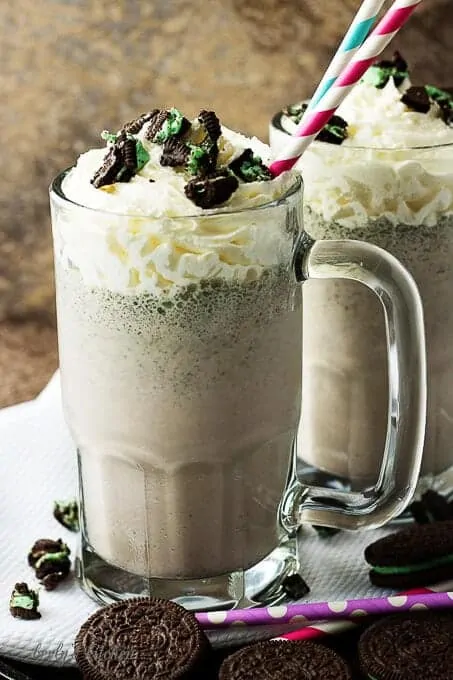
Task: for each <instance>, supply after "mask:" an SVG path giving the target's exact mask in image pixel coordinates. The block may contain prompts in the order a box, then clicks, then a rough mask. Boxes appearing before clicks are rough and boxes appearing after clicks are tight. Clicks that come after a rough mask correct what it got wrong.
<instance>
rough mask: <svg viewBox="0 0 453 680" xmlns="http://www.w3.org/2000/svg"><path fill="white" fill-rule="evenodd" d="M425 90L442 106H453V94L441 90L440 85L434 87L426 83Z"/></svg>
mask: <svg viewBox="0 0 453 680" xmlns="http://www.w3.org/2000/svg"><path fill="white" fill-rule="evenodd" d="M425 90H426V91H427V93H428V95H429V97H431V99H432V100H433V101H435V102H437V104H439V105H440V106H448V107H449V108H450V109H451V108H453V95H451V94H450V93H449V92H446V91H445V90H441V89H440V88H439V87H434V85H425Z"/></svg>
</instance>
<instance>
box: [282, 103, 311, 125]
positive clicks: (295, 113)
mask: <svg viewBox="0 0 453 680" xmlns="http://www.w3.org/2000/svg"><path fill="white" fill-rule="evenodd" d="M307 109H308V104H306V103H305V102H300V103H299V104H291V105H290V106H286V107H285V108H284V109H283V114H284V115H285V116H287V117H288V118H291V120H292V121H293V123H296V124H297V123H300V121H301V120H302V118H303V116H304V113H305V111H306V110H307Z"/></svg>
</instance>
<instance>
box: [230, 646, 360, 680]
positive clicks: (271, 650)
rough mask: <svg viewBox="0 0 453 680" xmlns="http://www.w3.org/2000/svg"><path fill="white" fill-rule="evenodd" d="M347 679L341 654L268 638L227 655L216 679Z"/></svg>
mask: <svg viewBox="0 0 453 680" xmlns="http://www.w3.org/2000/svg"><path fill="white" fill-rule="evenodd" d="M257 678H259V679H260V680H288V679H289V678H290V679H291V680H307V679H308V678H310V680H351V678H352V676H351V673H350V670H349V668H348V666H347V664H346V662H345V661H344V659H342V657H341V656H339V655H338V654H337V653H336V652H334V651H333V650H332V649H329V648H328V647H324V646H323V645H318V644H315V643H314V642H284V641H277V640H274V641H272V640H271V641H268V642H259V643H257V644H254V645H249V646H247V647H244V648H243V649H240V650H239V651H237V652H235V653H234V654H231V656H228V657H227V658H226V659H225V660H224V661H223V662H222V665H221V667H220V671H219V680H256V679H257Z"/></svg>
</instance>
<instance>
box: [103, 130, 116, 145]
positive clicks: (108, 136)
mask: <svg viewBox="0 0 453 680" xmlns="http://www.w3.org/2000/svg"><path fill="white" fill-rule="evenodd" d="M101 139H103V140H105V141H106V142H109V144H115V142H116V140H117V139H118V135H117V133H116V132H109V131H108V130H102V132H101Z"/></svg>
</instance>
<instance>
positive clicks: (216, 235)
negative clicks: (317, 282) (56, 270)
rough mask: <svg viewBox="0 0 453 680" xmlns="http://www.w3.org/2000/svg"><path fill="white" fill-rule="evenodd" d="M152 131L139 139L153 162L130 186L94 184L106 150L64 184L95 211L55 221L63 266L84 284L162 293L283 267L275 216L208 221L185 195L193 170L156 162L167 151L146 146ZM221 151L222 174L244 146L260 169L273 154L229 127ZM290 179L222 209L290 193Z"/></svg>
mask: <svg viewBox="0 0 453 680" xmlns="http://www.w3.org/2000/svg"><path fill="white" fill-rule="evenodd" d="M146 131H147V126H146V125H145V126H144V127H143V129H142V130H141V131H140V132H139V133H138V134H137V135H136V137H137V138H138V139H140V141H141V142H142V144H143V146H144V148H145V149H146V151H147V152H148V154H149V160H148V162H147V163H146V164H145V165H144V167H143V168H142V169H141V170H140V171H139V172H137V173H136V174H135V176H134V177H132V179H131V180H130V181H129V182H124V183H123V182H116V183H114V184H110V185H108V186H104V187H102V188H100V189H97V188H94V186H93V185H92V184H91V182H90V180H91V179H92V177H93V175H94V173H95V171H96V170H97V169H98V168H99V167H100V165H102V161H103V159H104V156H105V154H106V149H105V148H103V149H92V150H90V151H88V152H87V153H85V154H83V155H82V156H81V157H80V158H79V160H78V162H77V165H76V166H75V167H74V168H73V169H72V170H71V171H70V172H69V174H68V175H67V177H66V178H65V179H64V181H63V185H62V190H63V193H64V195H65V196H66V197H67V198H68V199H69V200H71V201H73V202H74V203H77V204H78V205H80V206H85V207H86V208H89V210H87V209H84V208H83V207H81V208H80V211H78V210H77V209H74V208H73V207H72V209H71V210H67V211H64V209H62V212H61V215H60V216H59V218H58V219H55V220H54V224H55V227H54V229H55V243H56V251H57V255H58V257H60V258H61V259H62V261H64V262H66V263H67V266H71V267H74V268H76V269H78V270H79V271H80V273H81V275H82V277H83V280H84V281H85V283H87V284H89V285H93V286H96V287H107V288H109V289H110V290H113V291H117V292H131V293H132V292H143V291H147V292H153V293H155V294H158V295H164V296H165V295H172V294H174V293H175V291H176V290H177V289H178V287H181V286H187V285H190V284H191V283H193V282H196V281H199V280H202V279H213V278H222V279H226V280H239V281H247V280H256V279H257V278H259V277H260V276H261V273H262V271H263V269H265V268H266V267H269V266H273V265H275V264H278V263H279V262H282V261H285V260H286V261H287V258H288V252H289V251H288V248H289V246H290V243H291V237H290V235H289V234H288V233H287V232H286V230H285V225H284V223H282V222H279V220H276V219H275V217H276V214H275V211H274V212H272V211H267V210H266V209H260V210H258V211H250V212H247V213H240V212H239V213H235V212H232V213H231V214H218V215H216V216H212V217H207V216H206V215H207V213H206V211H204V210H203V209H202V208H200V207H197V205H194V203H193V202H192V201H191V200H189V198H188V197H187V196H186V195H185V192H184V187H185V185H186V183H187V173H185V172H183V171H181V170H180V169H178V168H170V167H164V166H162V165H161V164H160V159H161V154H162V147H161V146H159V145H158V144H155V143H152V142H150V141H149V140H148V139H147V138H146ZM218 147H219V156H218V161H217V166H218V167H219V166H220V167H226V166H227V165H228V164H229V163H230V162H231V161H232V160H234V159H235V158H237V157H238V156H240V154H241V153H242V152H243V150H244V149H246V148H251V149H252V150H253V152H254V153H255V154H256V155H259V156H260V157H261V158H262V160H263V161H264V162H266V161H268V159H269V156H270V149H269V147H268V146H267V145H265V144H263V143H262V142H260V141H259V140H258V139H256V138H253V139H248V138H247V137H244V136H243V135H240V134H238V133H235V132H233V131H231V130H228V129H226V128H222V135H221V137H220V138H219V140H218ZM293 182H294V178H293V177H291V176H290V175H288V174H286V175H285V176H281V177H279V178H277V179H275V180H268V181H252V182H248V183H245V182H244V183H239V186H238V188H237V190H236V191H235V192H234V193H233V195H232V196H231V198H230V199H229V200H228V201H226V202H225V203H224V204H223V205H222V206H220V208H221V210H227V211H235V210H243V209H248V208H253V207H256V206H262V205H265V204H267V203H270V202H272V201H274V200H275V199H277V198H279V197H281V196H282V195H283V194H284V193H286V191H287V190H288V189H289V187H290V185H291V184H292V183H293ZM283 214H284V213H283V211H282V219H283ZM126 216H128V217H126ZM201 216H202V218H201ZM81 229H83V233H81Z"/></svg>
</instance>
